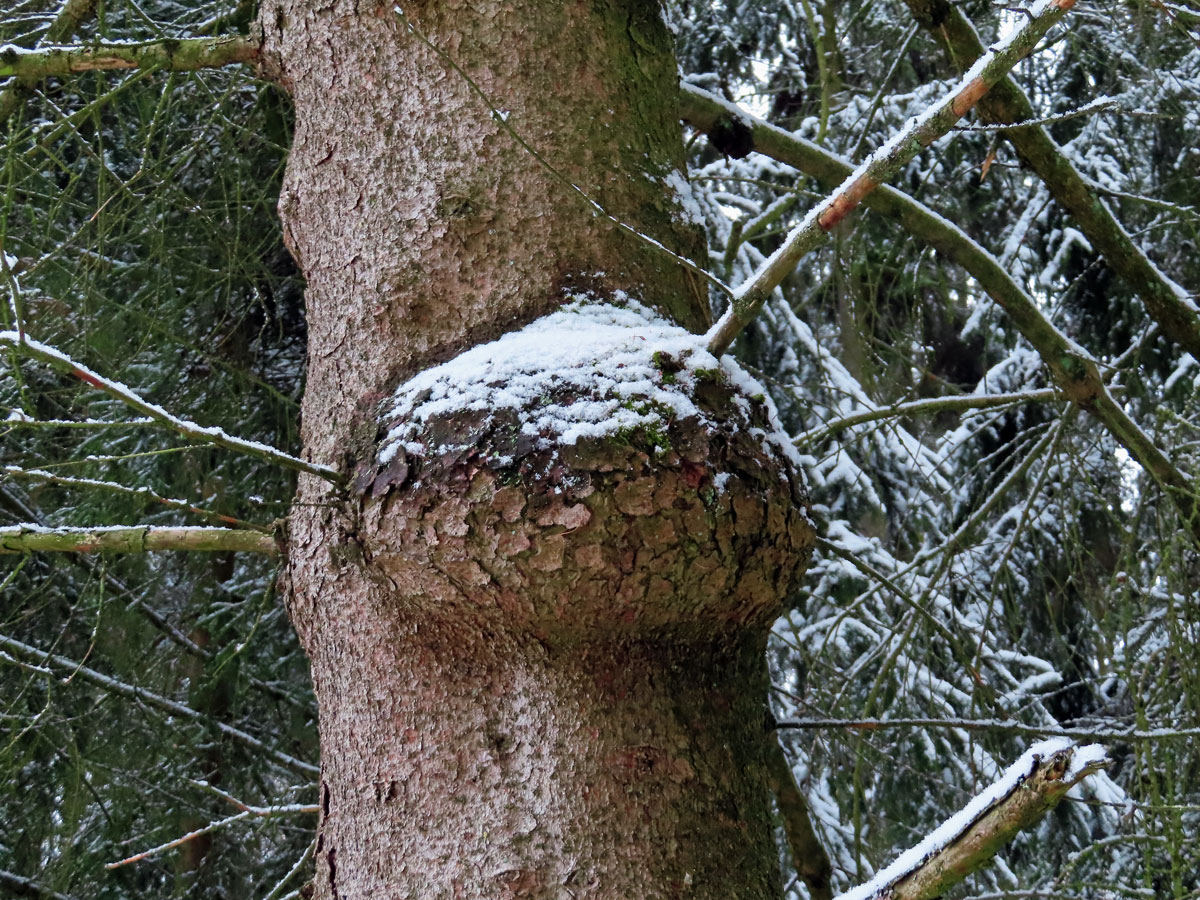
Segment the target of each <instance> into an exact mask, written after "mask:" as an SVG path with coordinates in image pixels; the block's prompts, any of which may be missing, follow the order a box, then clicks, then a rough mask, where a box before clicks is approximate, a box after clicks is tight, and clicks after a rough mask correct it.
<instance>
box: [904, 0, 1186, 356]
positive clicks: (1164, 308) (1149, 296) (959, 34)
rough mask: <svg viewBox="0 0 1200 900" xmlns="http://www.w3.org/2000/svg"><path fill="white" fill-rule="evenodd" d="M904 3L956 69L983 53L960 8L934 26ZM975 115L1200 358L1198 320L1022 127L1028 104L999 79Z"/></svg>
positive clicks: (1052, 146)
mask: <svg viewBox="0 0 1200 900" xmlns="http://www.w3.org/2000/svg"><path fill="white" fill-rule="evenodd" d="M904 2H905V3H906V4H907V5H908V7H909V9H910V10H912V12H913V16H914V17H915V18H916V19H917V21H918V22H920V23H921V24H922V25H924V26H925V27H926V28H927V29H928V30H929V32H930V33H931V34H932V35H933V36H934V37H935V38H936V39H937V40H938V41H939V42H940V43H941V44H942V46H943V47H944V48H945V49H946V52H947V54H948V55H949V57H950V58H951V59H952V60H954V61H955V63H956V64H958V65H970V64H971V63H973V62H975V60H977V59H979V58H981V57H982V56H983V54H985V53H986V52H987V51H986V50H985V49H984V46H983V44H982V42H981V41H980V40H979V34H978V33H977V32H976V31H975V26H974V25H972V24H971V22H970V20H969V19H968V18H967V17H966V15H964V14H963V12H962V9H961V7H959V6H957V5H952V4H948V3H947V4H935V5H934V6H935V7H936V9H937V15H936V20H935V18H934V17H933V16H932V15H931V13H930V11H929V8H928V7H929V6H930V5H929V4H928V3H927V2H921V0H904ZM979 112H980V115H981V116H982V118H983V119H984V121H985V122H988V123H990V124H993V125H1003V124H1010V123H1018V124H1020V125H1021V127H1014V128H1009V129H1006V130H1005V131H1004V136H1005V137H1006V138H1007V139H1008V141H1009V142H1010V143H1011V144H1012V145H1013V148H1014V149H1015V150H1016V151H1017V155H1018V156H1020V157H1021V159H1022V161H1023V162H1025V163H1026V164H1027V165H1028V166H1029V167H1030V168H1031V169H1033V171H1034V172H1036V173H1037V176H1038V177H1039V178H1040V179H1041V180H1042V181H1043V182H1044V183H1045V185H1046V187H1047V188H1048V189H1049V191H1050V194H1051V196H1052V197H1054V200H1055V201H1056V202H1057V203H1058V204H1059V205H1060V206H1061V207H1062V208H1063V209H1065V210H1066V211H1067V212H1068V213H1070V215H1071V216H1072V218H1074V219H1075V221H1076V222H1078V223H1079V228H1080V230H1081V231H1082V232H1083V233H1084V234H1085V235H1086V236H1087V239H1088V241H1089V242H1090V243H1091V245H1092V246H1093V247H1094V248H1095V249H1096V252H1097V253H1099V254H1100V255H1101V256H1103V257H1104V259H1105V261H1106V262H1107V263H1108V264H1109V265H1110V266H1111V267H1112V268H1113V269H1114V270H1115V271H1116V272H1117V274H1118V275H1120V276H1121V278H1122V279H1124V280H1125V282H1126V283H1127V284H1129V286H1130V287H1132V288H1133V290H1134V291H1136V292H1137V294H1138V296H1140V297H1141V300H1142V303H1143V304H1144V305H1145V307H1146V312H1148V313H1149V314H1150V316H1151V318H1153V319H1154V321H1156V322H1157V323H1158V324H1159V325H1160V326H1161V327H1162V330H1163V334H1165V335H1166V336H1167V337H1168V338H1170V339H1171V340H1173V341H1175V342H1176V343H1177V344H1179V345H1180V346H1181V347H1183V348H1184V349H1185V350H1187V351H1188V352H1189V353H1191V354H1192V355H1193V356H1196V357H1198V358H1200V317H1197V310H1196V306H1195V304H1194V303H1193V302H1192V301H1191V300H1190V299H1189V298H1188V296H1187V294H1186V293H1185V292H1184V291H1183V289H1182V288H1180V287H1179V286H1178V285H1177V284H1175V283H1174V282H1173V281H1171V279H1170V278H1168V277H1167V275H1166V274H1165V273H1163V272H1162V271H1161V270H1160V269H1159V268H1158V267H1157V266H1156V265H1154V263H1153V262H1151V261H1150V258H1149V257H1147V256H1146V254H1145V253H1143V252H1142V250H1141V248H1140V247H1138V246H1137V245H1136V244H1134V242H1133V239H1132V238H1131V237H1130V236H1129V234H1128V232H1126V231H1125V229H1124V228H1123V227H1122V226H1121V223H1120V222H1118V221H1117V219H1116V217H1115V216H1113V214H1112V211H1111V210H1110V209H1109V208H1108V206H1107V205H1106V204H1105V203H1104V201H1103V200H1101V199H1100V198H1099V197H1097V196H1096V194H1095V192H1094V191H1093V190H1092V189H1091V188H1090V187H1089V186H1088V184H1087V181H1086V180H1085V179H1084V178H1083V176H1082V175H1081V174H1080V173H1079V171H1078V170H1077V169H1076V168H1075V166H1074V165H1073V164H1072V163H1071V161H1070V160H1069V159H1068V158H1067V157H1066V155H1065V154H1064V153H1063V152H1062V150H1061V149H1060V148H1059V146H1058V145H1057V144H1056V143H1055V142H1054V139H1053V138H1051V137H1050V135H1049V134H1048V133H1047V132H1046V129H1045V128H1043V127H1042V126H1041V125H1040V124H1031V123H1030V122H1029V120H1032V119H1034V117H1035V115H1034V111H1033V104H1032V103H1031V102H1030V100H1029V97H1028V96H1027V95H1026V94H1025V92H1024V91H1023V90H1021V88H1020V87H1019V86H1018V85H1017V83H1016V82H1015V81H1013V80H1012V79H1011V78H1008V77H1005V78H1003V79H1002V80H1001V81H1000V82H999V83H998V84H996V85H995V87H993V89H992V91H991V92H990V93H989V94H988V96H987V97H985V98H983V99H982V100H981V101H980V103H979Z"/></svg>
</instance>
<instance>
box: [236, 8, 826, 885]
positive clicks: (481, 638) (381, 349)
mask: <svg viewBox="0 0 1200 900" xmlns="http://www.w3.org/2000/svg"><path fill="white" fill-rule="evenodd" d="M260 21H261V24H262V27H263V30H264V41H265V42H264V49H263V56H262V65H263V67H264V72H265V73H266V74H268V75H269V76H270V77H273V78H275V79H276V80H278V81H279V82H280V83H281V84H282V85H284V86H285V87H286V88H287V89H288V90H289V91H290V93H291V94H292V96H293V98H294V100H295V105H296V134H295V139H294V143H293V148H292V152H291V156H290V158H289V163H288V172H287V177H286V179H285V186H284V189H283V193H282V196H281V199H280V212H281V216H282V218H283V222H284V226H285V234H286V238H287V240H288V242H289V246H290V248H291V249H292V251H293V253H294V254H295V256H296V258H297V259H298V261H299V262H300V264H301V266H302V268H303V271H304V274H305V276H306V278H307V280H308V293H307V309H308V328H309V341H310V344H309V353H308V382H307V392H306V395H305V400H304V405H303V416H304V421H303V436H304V442H305V455H306V456H307V457H308V458H310V459H312V460H315V461H319V462H321V463H326V464H330V465H334V466H336V467H337V468H339V470H340V471H341V472H342V473H343V474H344V475H347V476H351V475H358V476H359V477H358V479H357V481H356V483H357V484H358V485H360V487H359V488H358V489H356V490H354V491H351V492H350V493H349V495H347V494H344V493H341V492H339V489H338V488H336V487H335V486H333V485H331V484H330V483H329V482H328V481H324V480H319V479H317V478H314V477H312V476H309V475H301V484H300V489H299V493H298V497H297V502H296V504H295V507H294V509H293V511H292V515H291V517H290V523H289V525H290V533H289V562H288V573H287V580H288V583H289V611H290V613H291V615H292V619H293V622H294V624H295V626H296V629H297V632H298V633H299V635H300V639H301V641H302V643H303V644H304V647H305V649H306V651H307V653H308V654H309V657H310V660H311V665H312V672H313V682H314V687H315V691H316V696H317V700H318V704H319V709H320V731H321V746H322V776H321V807H322V813H321V825H320V836H319V841H318V850H317V874H316V878H315V882H314V888H315V893H316V896H317V897H318V898H350V897H355V898H365V897H371V898H402V897H412V898H422V900H428V898H441V897H447V898H450V897H454V898H505V897H513V898H516V897H545V898H551V897H563V898H567V897H576V898H584V897H589V898H591V897H595V898H627V897H646V898H650V897H683V896H687V897H696V898H707V897H713V898H715V897H718V896H719V897H722V898H763V897H771V896H778V895H779V893H780V884H779V874H778V864H777V859H776V850H775V845H774V841H773V839H772V833H771V815H770V807H769V803H768V792H767V769H766V759H765V758H764V753H765V750H764V748H765V747H766V746H767V742H766V741H764V740H763V735H762V730H763V723H764V717H765V703H766V690H767V675H766V670H765V662H764V653H763V650H764V646H765V640H766V635H767V632H768V629H769V627H770V623H771V621H772V620H773V618H774V617H775V615H776V614H777V613H778V611H779V609H780V604H781V599H782V598H783V597H784V596H785V595H786V593H787V592H788V591H789V590H791V589H792V587H793V586H794V584H795V580H796V578H797V577H798V575H799V574H800V573H801V572H802V570H803V567H804V563H805V561H806V559H807V554H808V550H809V547H810V545H811V542H812V537H813V535H812V530H811V527H810V525H809V523H808V520H807V518H806V517H805V513H804V496H803V491H802V488H801V486H800V478H799V475H798V473H797V472H796V471H795V470H794V468H793V467H792V466H791V464H790V463H788V462H787V459H786V457H781V456H779V455H777V454H772V453H771V452H769V450H768V449H767V448H766V447H765V446H764V445H762V443H761V442H760V441H759V440H757V439H755V438H753V437H751V434H752V433H754V429H759V428H768V427H769V422H768V421H767V413H766V410H765V408H764V406H763V404H762V403H761V401H759V400H756V399H754V398H750V397H745V396H739V395H738V392H737V391H736V390H735V389H734V387H733V386H732V385H731V384H730V383H729V382H728V379H725V378H723V377H722V376H719V375H715V374H714V375H712V376H711V377H708V376H705V377H704V378H701V379H700V384H699V387H698V388H697V391H698V395H697V398H696V399H697V402H698V403H699V404H700V405H701V406H702V407H703V408H704V412H705V415H704V417H703V421H699V420H695V419H692V420H683V421H672V422H671V423H670V426H669V428H668V429H667V431H668V433H667V434H666V435H665V440H666V448H665V449H664V446H663V445H662V443H661V442H660V443H657V444H654V445H653V446H651V444H650V443H648V442H647V441H646V440H645V436H644V435H641V436H639V435H632V436H631V435H625V436H623V437H621V438H620V439H614V438H611V437H610V438H606V439H596V440H594V441H591V442H581V443H579V444H575V445H571V446H570V447H565V446H564V447H555V446H549V447H548V446H546V445H544V444H543V445H541V447H540V449H539V448H538V447H537V446H530V445H528V444H523V445H520V446H516V445H514V442H513V440H512V435H513V434H514V433H520V426H521V422H519V421H516V422H508V423H503V422H501V423H495V422H493V423H491V424H489V425H488V426H487V427H483V426H480V425H479V423H478V421H475V420H471V419H470V418H469V417H464V416H462V415H459V414H455V413H450V414H448V415H447V416H446V417H445V418H444V420H443V421H440V422H437V423H435V424H434V426H431V427H433V430H434V431H438V432H439V433H441V434H443V435H449V436H451V437H454V438H455V441H453V442H451V441H449V439H447V441H443V442H442V445H441V446H442V447H443V449H444V447H445V446H446V445H447V444H448V443H454V445H455V447H456V449H455V450H454V452H437V451H436V446H437V442H434V444H435V450H431V451H429V452H427V453H424V454H421V453H417V454H415V455H413V454H409V455H407V456H403V457H402V459H401V461H400V463H398V464H396V465H399V466H400V467H401V469H400V470H399V471H398V470H397V469H396V467H395V466H393V468H392V469H391V470H390V471H389V472H386V473H384V475H383V476H380V477H378V478H377V477H376V476H377V475H379V463H378V439H379V437H380V436H381V424H380V404H381V402H382V401H383V400H384V399H385V398H386V397H387V396H388V395H389V394H390V392H391V391H392V390H393V389H394V388H395V387H396V386H397V384H399V383H401V382H402V381H404V380H405V379H407V378H408V377H410V376H411V375H412V374H414V373H415V372H418V371H420V370H422V369H424V368H426V367H428V366H430V365H432V364H435V363H438V362H441V361H443V360H445V359H447V358H450V357H452V356H454V355H455V354H456V353H459V352H461V351H463V350H464V349H467V348H469V347H470V346H472V345H475V344H478V343H480V342H483V341H487V340H490V339H493V338H496V337H497V336H499V335H501V334H503V333H504V332H506V331H508V330H511V329H513V328H514V327H520V326H522V325H524V324H526V323H528V322H530V321H531V320H533V319H534V318H536V317H538V316H541V315H544V314H546V313H548V312H550V311H552V310H554V309H556V308H557V307H559V306H560V305H561V304H562V303H563V301H564V300H565V299H567V298H568V297H569V296H580V295H586V296H589V297H591V298H593V299H595V300H596V301H600V302H603V301H605V300H612V299H619V298H620V297H622V296H629V297H632V298H636V299H637V300H638V301H640V302H641V303H642V304H644V305H646V306H649V307H652V308H654V309H656V310H658V311H659V312H660V313H662V314H663V315H665V316H667V317H669V318H671V319H673V320H674V321H676V322H678V323H679V324H681V325H683V326H684V327H686V328H688V329H690V330H692V331H693V332H699V331H702V330H703V329H704V328H705V327H707V325H708V324H709V314H708V306H707V299H706V296H705V293H704V290H703V288H702V286H701V285H700V284H699V283H698V282H697V280H696V279H695V278H694V277H691V276H690V275H689V274H688V273H687V271H686V270H685V269H683V268H681V267H680V266H679V265H678V264H677V263H676V262H674V261H672V260H671V258H670V257H669V255H667V254H665V253H664V252H663V250H662V249H661V248H659V247H656V246H655V245H654V244H653V243H652V242H650V241H643V240H639V239H637V238H635V237H631V236H630V235H629V234H628V233H627V232H626V231H624V230H621V229H618V228H617V227H616V226H614V225H613V224H612V222H611V221H610V220H609V219H608V218H606V217H603V216H599V215H597V214H596V210H595V208H594V207H593V206H592V205H591V204H589V203H587V202H585V201H584V200H583V199H582V198H580V197H579V196H578V194H577V192H576V190H575V188H576V187H577V188H578V189H580V190H582V191H583V192H584V193H586V194H587V196H588V197H590V198H591V199H592V200H593V201H595V203H596V204H598V205H599V206H601V207H602V208H603V209H604V211H605V212H606V213H607V214H609V215H610V216H612V217H614V218H616V219H618V220H620V221H621V222H623V223H625V224H627V225H628V226H630V227H632V228H633V229H636V230H637V231H638V232H640V233H642V234H644V235H648V236H650V237H651V238H653V239H654V241H656V242H659V243H661V245H662V246H663V247H665V248H667V249H668V250H669V251H670V252H672V253H675V254H679V255H683V256H689V257H692V258H699V256H700V255H701V254H702V253H703V239H702V234H701V232H700V231H699V229H698V227H697V226H696V225H695V224H694V223H693V222H691V221H689V219H688V217H687V216H686V214H685V212H684V208H683V206H682V204H681V201H680V197H679V194H678V190H677V189H676V188H677V186H678V185H679V184H680V183H681V179H682V178H683V176H682V172H683V171H684V162H683V147H682V140H681V135H680V130H679V123H678V106H677V104H678V89H677V85H676V70H675V59H674V55H673V52H672V48H671V43H670V36H669V34H668V32H667V30H666V28H665V26H664V24H663V23H662V21H661V20H660V19H659V16H658V12H657V6H656V4H647V3H644V2H641V0H608V2H604V0H597V2H587V3H585V2H578V3H574V2H573V3H565V4H564V3H561V2H551V0H509V2H505V3H499V2H486V0H484V2H450V0H412V2H408V3H405V4H403V9H402V15H400V14H397V13H396V12H395V11H394V9H393V6H392V4H391V3H386V4H383V5H379V6H373V5H372V6H368V4H359V3H354V2H349V0H345V2H335V3H332V4H330V3H320V2H315V0H271V2H267V3H266V4H265V5H264V9H263V12H262V15H261V19H260ZM481 95H482V96H481ZM484 98H486V101H485V99H484ZM513 132H515V133H516V134H517V135H519V136H520V138H521V139H523V140H524V141H525V142H526V143H527V144H528V145H530V146H531V147H532V148H534V149H535V150H536V151H537V156H535V155H534V153H532V152H531V151H530V149H528V148H527V147H525V146H522V144H521V143H520V142H519V141H517V140H516V139H514V136H513ZM538 157H540V158H538ZM673 185H674V186H676V187H675V188H673ZM573 186H575V187H573ZM701 394H702V395H703V396H700V395H701ZM663 437H664V436H661V435H660V436H658V437H657V438H656V440H659V439H661V438H663ZM497 460H503V462H497ZM364 475H365V476H366V477H365V479H364V477H363V476H364ZM373 479H374V480H373Z"/></svg>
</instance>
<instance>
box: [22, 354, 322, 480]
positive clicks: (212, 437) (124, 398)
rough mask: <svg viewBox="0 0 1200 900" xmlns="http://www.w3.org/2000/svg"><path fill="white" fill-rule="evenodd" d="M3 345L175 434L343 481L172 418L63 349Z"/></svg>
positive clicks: (254, 443) (251, 444) (304, 463)
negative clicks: (88, 385)
mask: <svg viewBox="0 0 1200 900" xmlns="http://www.w3.org/2000/svg"><path fill="white" fill-rule="evenodd" d="M0 344H7V345H9V346H11V347H14V348H16V349H17V350H18V351H20V352H21V353H23V354H25V355H26V356H29V357H31V358H33V359H37V360H40V361H41V362H44V363H47V364H49V365H50V366H53V367H54V368H56V369H59V370H60V371H64V372H68V373H69V374H71V375H74V376H75V377H76V378H78V379H79V380H80V381H83V382H86V383H87V384H90V385H91V386H92V387H94V388H96V389H97V390H101V391H104V393H106V394H108V395H110V396H112V397H116V398H117V399H118V400H120V401H121V402H122V403H124V404H126V405H127V406H129V407H131V408H133V409H135V410H137V411H138V412H140V413H141V414H142V415H144V416H148V417H149V418H151V419H153V420H155V421H157V422H160V423H162V424H163V425H165V426H166V427H168V428H170V429H171V430H172V431H176V432H178V433H179V434H182V435H185V436H186V437H190V438H192V439H194V440H199V441H204V442H206V443H209V444H215V445H216V446H218V447H224V448H225V449H226V450H237V451H239V452H241V453H249V454H251V455H253V456H258V457H260V458H262V459H265V460H268V461H269V462H273V463H276V464H277V465H281V466H283V467H284V468H287V469H292V470H293V471H296V472H307V473H308V474H309V475H316V476H317V477H318V478H323V479H325V480H326V481H331V482H333V483H334V484H339V483H340V482H341V481H342V478H341V476H340V475H338V473H337V472H336V471H334V470H333V469H331V468H330V467H329V466H322V465H318V464H317V463H311V462H308V460H304V459H300V458H299V457H296V456H292V455H290V454H288V453H284V452H283V451H282V450H276V449H275V448H274V447H269V446H267V445H266V444H262V443H259V442H258V441H250V440H246V439H245V438H239V437H234V436H233V435H231V434H228V433H227V432H226V431H225V430H224V429H222V428H214V427H208V426H204V425H197V424H196V423H195V422H190V421H188V420H187V419H181V418H179V417H178V416H175V415H172V414H171V413H169V412H167V411H166V410H165V409H163V408H162V407H161V406H158V405H157V404H154V403H150V402H149V401H147V400H143V399H142V398H141V397H140V396H138V395H137V394H136V393H135V392H134V391H133V390H131V389H130V388H128V387H126V386H125V385H123V384H121V383H120V382H119V381H113V380H112V379H110V378H105V377H104V376H102V375H98V374H97V373H95V372H93V371H92V370H91V369H89V368H88V367H87V366H85V365H83V364H82V363H78V362H76V361H75V360H73V359H71V358H70V357H69V356H67V355H66V354H65V353H63V352H62V351H61V350H58V349H56V348H54V347H51V346H48V345H46V344H42V343H39V342H38V341H34V340H31V339H30V338H29V337H27V336H25V335H23V334H19V333H18V332H16V331H0Z"/></svg>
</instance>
